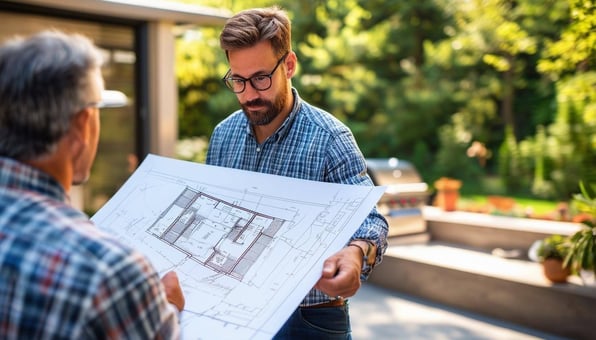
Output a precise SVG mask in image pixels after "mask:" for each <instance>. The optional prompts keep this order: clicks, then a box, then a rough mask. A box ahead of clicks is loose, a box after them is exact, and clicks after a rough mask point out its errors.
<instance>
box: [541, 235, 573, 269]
mask: <svg viewBox="0 0 596 340" xmlns="http://www.w3.org/2000/svg"><path fill="white" fill-rule="evenodd" d="M536 254H537V255H538V259H539V260H540V261H544V260H546V259H558V260H564V259H565V258H566V257H567V255H568V254H569V243H568V242H567V237H565V236H562V235H557V234H555V235H550V236H548V237H545V238H544V239H542V241H541V242H540V245H539V246H538V250H537V252H536ZM564 266H565V267H566V265H564Z"/></svg>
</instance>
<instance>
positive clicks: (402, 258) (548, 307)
mask: <svg viewBox="0 0 596 340" xmlns="http://www.w3.org/2000/svg"><path fill="white" fill-rule="evenodd" d="M448 216H450V217H449V218H447V217H446V216H443V217H442V218H441V217H439V216H438V215H437V216H434V217H432V218H429V219H428V221H427V222H428V231H427V232H426V233H419V234H418V235H416V236H412V235H411V236H409V239H404V238H402V237H392V238H390V239H389V244H390V245H389V247H388V249H387V252H386V254H385V256H384V259H383V262H382V263H381V264H380V265H379V266H378V267H377V268H375V270H374V271H373V274H372V275H371V277H370V279H369V282H371V283H373V284H376V285H379V286H381V287H384V288H387V289H392V290H396V291H399V292H402V293H406V294H411V295H413V296H418V297H421V298H424V299H427V300H430V301H434V302H437V303H441V304H445V305H449V306H453V307H456V308H461V309H464V310H469V311H471V312H475V313H479V314H482V315H486V316H489V317H493V318H496V319H500V320H503V321H508V322H512V323H515V324H518V325H521V326H525V327H530V328H533V329H536V330H540V331H543V332H547V333H550V334H556V335H559V336H561V337H566V338H572V339H588V338H593V337H594V328H593V327H594V326H593V325H595V324H596V313H595V311H596V309H595V307H594V306H596V287H587V286H584V285H583V284H582V282H581V280H580V279H579V278H578V277H571V278H570V280H569V282H568V283H564V284H553V283H550V282H549V281H548V280H547V279H546V278H545V277H544V275H543V274H542V266H541V265H540V264H538V263H535V262H531V261H529V260H528V259H527V256H525V254H527V249H528V248H529V246H530V245H531V243H533V242H534V241H535V240H536V239H539V238H542V237H543V236H542V235H543V234H544V235H548V234H552V233H571V232H572V231H573V230H575V229H574V228H575V226H574V225H558V224H550V223H544V224H541V225H540V226H539V227H537V228H527V224H525V226H520V225H519V224H516V223H522V222H527V221H512V220H510V221H506V220H502V219H497V221H498V222H499V223H497V224H500V223H501V222H505V224H506V225H505V226H502V225H501V226H495V225H490V224H491V223H488V222H487V221H481V222H483V223H482V224H479V222H478V220H475V222H465V220H466V219H468V218H471V217H474V216H465V218H463V217H464V216H463V215H460V216H459V217H458V219H456V218H455V217H454V216H453V215H448ZM462 218H463V221H462ZM472 219H473V218H472ZM480 220H482V218H480ZM491 222H495V220H494V219H492V220H491ZM475 223H478V225H474V224H475ZM522 224H523V223H522ZM525 229H529V230H525ZM498 250H500V251H498ZM511 254H514V255H517V256H509V255H511Z"/></svg>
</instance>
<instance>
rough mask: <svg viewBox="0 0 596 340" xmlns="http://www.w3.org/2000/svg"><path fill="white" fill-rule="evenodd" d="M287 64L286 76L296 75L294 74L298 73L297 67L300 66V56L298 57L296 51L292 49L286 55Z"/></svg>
mask: <svg viewBox="0 0 596 340" xmlns="http://www.w3.org/2000/svg"><path fill="white" fill-rule="evenodd" d="M285 64H286V77H287V78H288V79H290V78H292V77H293V76H294V74H296V68H297V67H298V57H296V53H294V51H290V53H289V54H288V56H287V57H286V62H285Z"/></svg>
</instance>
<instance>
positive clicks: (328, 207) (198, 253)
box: [92, 155, 384, 340]
mask: <svg viewBox="0 0 596 340" xmlns="http://www.w3.org/2000/svg"><path fill="white" fill-rule="evenodd" d="M383 191H384V187H367V186H355V185H342V184H332V183H322V182H315V181H305V180H298V179H293V178H288V177H282V176H275V175H266V174H260V173H256V172H250V171H241V170H235V169H228V168H222V167H215V166H209V165H204V164H198V163H192V162H186V161H180V160H175V159H170V158H164V157H160V156H155V155H149V156H147V158H146V159H145V161H143V163H142V164H141V165H140V167H139V168H138V169H137V170H136V171H135V172H134V173H133V174H132V176H131V177H130V178H129V179H128V180H127V182H126V183H125V184H124V186H123V187H122V188H121V189H120V190H119V191H118V192H117V193H116V194H115V195H114V196H113V197H112V198H111V199H110V200H109V201H108V202H107V203H106V205H105V206H104V207H102V208H101V209H100V210H99V211H98V212H97V213H96V214H95V215H94V216H93V218H92V220H93V221H94V222H95V223H96V224H97V225H98V226H99V227H100V228H101V229H104V230H107V231H108V232H109V233H111V234H113V235H115V236H116V237H117V238H119V239H120V240H122V241H123V242H124V243H127V244H130V245H132V246H133V247H135V248H136V249H138V250H139V251H141V252H142V253H144V254H145V255H147V256H148V258H149V259H150V260H151V262H152V263H153V265H154V266H155V268H156V269H157V271H158V272H160V273H161V274H162V275H163V274H165V273H166V272H167V271H170V270H175V271H176V272H177V274H178V277H179V279H180V282H181V285H182V289H183V291H184V294H185V297H186V306H185V309H184V311H183V312H182V314H181V326H182V334H183V338H184V339H187V340H188V339H268V338H271V337H272V336H273V335H275V333H276V332H277V331H278V330H279V328H281V326H282V325H283V323H284V322H285V321H286V320H287V318H288V317H289V316H290V315H291V313H292V312H293V311H294V309H295V308H296V307H297V306H298V305H299V304H300V302H301V301H302V299H303V298H304V296H306V294H307V293H308V291H309V290H310V289H311V288H312V287H313V286H314V284H315V283H316V282H317V280H318V279H319V277H320V273H321V269H322V266H323V262H324V260H325V259H326V258H328V257H329V256H331V255H332V254H334V253H335V252H337V251H338V250H340V249H341V248H342V247H343V246H344V245H345V243H346V242H347V241H348V240H349V238H350V236H351V235H352V234H353V233H354V232H355V231H356V230H357V229H358V227H359V226H360V224H361V223H362V221H364V219H365V218H366V216H367V215H368V213H369V212H370V210H371V209H372V208H373V206H374V205H375V204H376V202H377V201H378V200H379V198H380V197H381V195H382V194H383Z"/></svg>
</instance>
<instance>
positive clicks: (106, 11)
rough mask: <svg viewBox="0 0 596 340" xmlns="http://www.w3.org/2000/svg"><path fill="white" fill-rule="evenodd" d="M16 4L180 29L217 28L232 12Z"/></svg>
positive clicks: (177, 6) (134, 3)
mask: <svg viewBox="0 0 596 340" xmlns="http://www.w3.org/2000/svg"><path fill="white" fill-rule="evenodd" d="M18 3H20V4H29V5H33V6H40V7H47V8H53V9H59V10H64V11H72V12H79V13H85V14H88V15H98V16H105V17H112V18H118V19H127V20H131V19H132V20H142V21H169V22H172V23H175V24H183V25H201V26H220V25H223V24H224V23H225V21H226V20H227V19H228V18H229V17H230V16H231V12H230V11H228V10H224V9H219V8H213V7H205V6H198V5H191V4H184V3H177V2H172V1H164V0H152V1H146V0H76V1H64V0H20V1H18Z"/></svg>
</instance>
